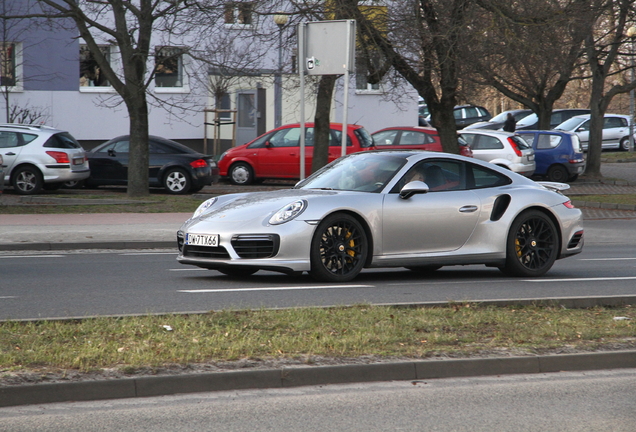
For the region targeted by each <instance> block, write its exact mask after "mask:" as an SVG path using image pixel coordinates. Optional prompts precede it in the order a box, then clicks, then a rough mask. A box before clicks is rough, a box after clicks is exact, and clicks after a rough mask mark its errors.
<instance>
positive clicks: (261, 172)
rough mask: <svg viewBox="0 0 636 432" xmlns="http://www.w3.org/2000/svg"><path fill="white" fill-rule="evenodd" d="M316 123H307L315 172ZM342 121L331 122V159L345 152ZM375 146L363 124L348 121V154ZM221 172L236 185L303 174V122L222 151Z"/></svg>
mask: <svg viewBox="0 0 636 432" xmlns="http://www.w3.org/2000/svg"><path fill="white" fill-rule="evenodd" d="M313 136H314V124H313V123H305V172H306V173H307V174H309V173H311V161H312V158H313V153H314V147H313V145H314V139H313ZM341 146H342V124H340V123H332V124H331V140H330V142H329V162H331V161H333V160H335V159H337V158H339V157H340V156H341V154H342V150H341ZM370 149H373V139H372V138H371V135H370V134H369V132H367V130H366V129H365V128H364V127H362V126H359V125H351V124H350V125H347V154H349V153H356V152H359V151H363V150H370ZM219 173H220V175H221V176H224V177H228V178H229V180H230V182H231V183H232V184H235V185H247V184H250V183H252V182H253V181H254V180H263V179H273V178H277V179H299V178H300V124H299V123H295V124H289V125H285V126H281V127H279V128H276V129H274V130H271V131H269V132H267V133H265V134H263V135H261V136H259V137H258V138H256V139H255V140H253V141H251V142H249V143H247V144H243V145H241V146H238V147H234V148H231V149H229V150H228V151H226V152H225V153H223V154H222V155H221V158H220V159H219Z"/></svg>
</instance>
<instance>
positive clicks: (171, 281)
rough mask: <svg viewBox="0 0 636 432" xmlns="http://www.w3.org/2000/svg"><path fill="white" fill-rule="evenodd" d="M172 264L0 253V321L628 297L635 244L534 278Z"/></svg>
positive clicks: (162, 255)
mask: <svg viewBox="0 0 636 432" xmlns="http://www.w3.org/2000/svg"><path fill="white" fill-rule="evenodd" d="M631 222H632V223H636V221H631ZM591 223H592V224H594V223H595V222H591ZM596 223H597V224H599V225H601V224H602V222H596ZM608 238H610V237H608ZM611 238H614V237H611ZM626 238H627V237H626ZM175 258H176V252H175V251H174V250H149V251H70V252H59V253H57V252H49V253H41V252H40V253H37V252H30V253H27V252H22V253H10V254H9V253H3V254H0V272H1V273H2V287H1V288H0V319H42V318H65V317H86V316H95V315H127V314H146V313H172V312H177V313H178V312H188V313H192V312H207V311H209V310H221V309H236V308H256V309H257V308H261V307H295V306H332V305H350V304H361V303H371V304H403V303H408V304H410V303H431V302H448V301H470V300H503V299H542V298H554V297H561V298H562V297H596V296H603V297H606V296H634V295H636V284H635V283H634V281H635V280H636V243H633V242H624V243H621V244H618V243H615V242H610V243H604V242H603V238H602V237H601V238H600V239H599V241H598V242H596V243H592V244H588V245H586V247H585V249H584V251H583V253H581V254H579V255H576V256H574V257H570V258H567V259H564V260H559V261H557V262H556V263H555V266H554V267H553V269H552V270H551V271H550V272H548V274H547V275H545V276H543V277H541V278H535V279H524V278H510V277H506V276H504V275H503V274H502V273H501V272H499V270H497V269H492V268H486V267H485V266H463V267H461V266H460V267H446V268H443V269H441V270H440V271H438V272H436V274H434V275H431V276H427V277H422V276H420V275H418V274H416V273H413V272H410V271H408V270H406V269H402V268H397V269H373V270H365V271H363V273H362V274H361V275H360V276H359V277H357V278H356V279H355V280H353V281H352V282H349V283H346V284H325V283H317V282H315V281H314V280H312V279H311V278H310V277H309V276H307V275H303V276H300V277H290V276H286V275H282V274H278V273H273V272H265V271H260V272H258V273H256V274H255V275H254V276H251V277H247V278H238V279H237V278H231V277H228V276H224V275H222V274H220V273H218V272H216V271H211V270H204V269H199V268H197V267H192V266H184V265H181V264H179V263H177V262H176V259H175ZM34 269H37V271H34Z"/></svg>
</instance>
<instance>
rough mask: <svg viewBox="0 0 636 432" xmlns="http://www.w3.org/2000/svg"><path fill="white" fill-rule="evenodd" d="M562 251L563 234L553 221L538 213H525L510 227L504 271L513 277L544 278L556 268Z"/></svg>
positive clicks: (502, 269) (529, 211)
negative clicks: (558, 256) (561, 235)
mask: <svg viewBox="0 0 636 432" xmlns="http://www.w3.org/2000/svg"><path fill="white" fill-rule="evenodd" d="M558 249H559V234H558V232H557V229H556V227H555V225H554V223H553V222H552V220H551V219H550V218H549V217H548V216H547V215H545V214H544V213H542V212H540V211H538V210H528V211H525V212H523V213H521V214H520V215H519V216H518V217H517V218H516V219H515V220H514V222H513V223H512V226H511V227H510V232H509V233H508V240H507V244H506V265H505V266H504V267H503V268H501V271H503V272H504V273H505V274H507V275H510V276H523V277H533V276H541V275H543V274H545V273H546V272H547V271H548V270H550V268H552V265H553V264H554V261H555V260H556V258H557V255H558V253H559V250H558Z"/></svg>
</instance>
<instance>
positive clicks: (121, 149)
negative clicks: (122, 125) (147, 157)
mask: <svg viewBox="0 0 636 432" xmlns="http://www.w3.org/2000/svg"><path fill="white" fill-rule="evenodd" d="M129 145H130V144H129V141H128V140H122V141H117V142H114V143H112V144H110V145H107V146H106V147H104V148H102V149H101V150H100V151H99V153H108V152H109V151H111V150H112V151H114V152H116V153H128V148H129Z"/></svg>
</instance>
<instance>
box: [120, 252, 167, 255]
mask: <svg viewBox="0 0 636 432" xmlns="http://www.w3.org/2000/svg"><path fill="white" fill-rule="evenodd" d="M119 255H123V256H135V255H178V253H177V252H128V253H123V254H119Z"/></svg>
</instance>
